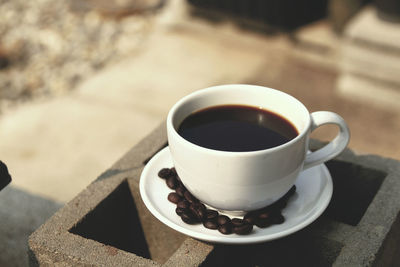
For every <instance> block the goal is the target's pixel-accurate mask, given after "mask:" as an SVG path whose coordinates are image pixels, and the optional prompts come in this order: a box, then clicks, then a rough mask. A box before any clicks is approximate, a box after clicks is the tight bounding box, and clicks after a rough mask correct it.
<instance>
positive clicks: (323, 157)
mask: <svg viewBox="0 0 400 267" xmlns="http://www.w3.org/2000/svg"><path fill="white" fill-rule="evenodd" d="M310 116H311V131H314V130H315V129H316V128H318V127H319V126H322V125H324V124H336V125H337V126H339V133H338V135H337V136H336V137H335V138H334V139H333V140H332V141H331V142H329V143H328V144H327V145H325V146H324V147H322V148H320V149H318V150H317V151H314V152H311V153H308V154H307V155H306V159H305V161H304V167H303V169H304V170H305V169H308V168H310V167H313V166H315V165H318V164H321V163H323V162H325V161H328V160H330V159H332V158H334V157H336V156H337V155H339V154H340V152H342V151H343V150H344V149H345V148H346V146H347V144H348V143H349V141H350V131H349V127H348V126H347V124H346V122H345V121H344V120H343V118H342V117H340V116H339V115H338V114H336V113H333V112H329V111H317V112H313V113H311V114H310Z"/></svg>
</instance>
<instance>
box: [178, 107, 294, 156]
mask: <svg viewBox="0 0 400 267" xmlns="http://www.w3.org/2000/svg"><path fill="white" fill-rule="evenodd" d="M178 133H179V134H180V135H181V136H182V137H183V138H185V139H186V140H188V141H189V142H192V143H194V144H196V145H199V146H202V147H205V148H210V149H214V150H221V151H234V152H244V151H257V150H263V149H268V148H272V147H276V146H279V145H282V144H284V143H286V142H288V141H290V140H292V139H293V138H295V137H296V136H297V135H298V131H297V129H296V128H295V126H294V125H293V124H292V123H291V122H289V121H288V120H287V119H285V118H283V117H282V116H280V115H278V114H275V113H273V112H271V111H268V110H266V109H262V108H258V107H253V106H245V105H221V106H213V107H209V108H206V109H202V110H199V111H196V112H194V113H192V114H191V115H189V116H188V117H186V118H185V119H184V120H183V122H182V123H181V124H180V125H179V128H178Z"/></svg>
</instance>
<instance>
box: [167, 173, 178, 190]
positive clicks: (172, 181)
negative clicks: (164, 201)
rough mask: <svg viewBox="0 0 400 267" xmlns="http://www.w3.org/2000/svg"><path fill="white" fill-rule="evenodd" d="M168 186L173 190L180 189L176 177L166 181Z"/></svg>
mask: <svg viewBox="0 0 400 267" xmlns="http://www.w3.org/2000/svg"><path fill="white" fill-rule="evenodd" d="M166 183H167V186H168V187H169V188H171V189H175V188H177V187H178V180H176V178H175V176H171V177H169V178H167V180H166Z"/></svg>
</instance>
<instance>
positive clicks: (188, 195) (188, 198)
mask: <svg viewBox="0 0 400 267" xmlns="http://www.w3.org/2000/svg"><path fill="white" fill-rule="evenodd" d="M183 196H184V197H185V198H186V200H187V201H189V202H190V203H196V202H199V200H198V199H197V198H195V197H194V196H193V195H192V194H191V193H190V192H189V191H187V190H186V192H185V193H184V194H183Z"/></svg>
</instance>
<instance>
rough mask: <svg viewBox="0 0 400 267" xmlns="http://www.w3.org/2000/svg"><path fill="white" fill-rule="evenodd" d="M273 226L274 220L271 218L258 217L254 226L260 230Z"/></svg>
mask: <svg viewBox="0 0 400 267" xmlns="http://www.w3.org/2000/svg"><path fill="white" fill-rule="evenodd" d="M271 224H272V218H271V217H257V218H256V220H255V222H254V225H255V226H257V227H260V228H265V227H268V226H270V225H271Z"/></svg>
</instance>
